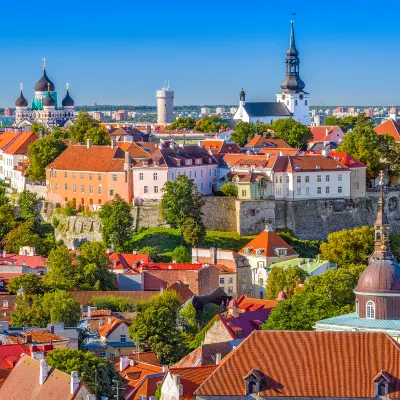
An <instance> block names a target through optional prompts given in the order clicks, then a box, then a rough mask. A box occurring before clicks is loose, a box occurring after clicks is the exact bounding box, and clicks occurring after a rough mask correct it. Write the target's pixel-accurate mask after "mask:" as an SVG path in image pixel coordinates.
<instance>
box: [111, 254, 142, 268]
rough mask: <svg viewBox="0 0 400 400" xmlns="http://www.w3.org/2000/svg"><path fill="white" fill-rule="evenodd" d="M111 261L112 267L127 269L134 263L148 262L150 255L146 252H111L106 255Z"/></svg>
mask: <svg viewBox="0 0 400 400" xmlns="http://www.w3.org/2000/svg"><path fill="white" fill-rule="evenodd" d="M108 258H109V260H110V261H111V262H112V268H113V269H121V268H122V269H129V268H132V266H133V264H134V263H137V264H139V263H149V262H150V257H149V256H148V255H147V254H132V253H111V254H109V256H108Z"/></svg>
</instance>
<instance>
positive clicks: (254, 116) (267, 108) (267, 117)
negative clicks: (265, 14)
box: [233, 21, 311, 125]
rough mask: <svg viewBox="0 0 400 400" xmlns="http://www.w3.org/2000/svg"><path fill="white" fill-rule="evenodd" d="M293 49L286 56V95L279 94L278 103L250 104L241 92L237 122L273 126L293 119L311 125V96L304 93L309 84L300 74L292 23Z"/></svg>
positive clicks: (283, 89) (284, 88)
mask: <svg viewBox="0 0 400 400" xmlns="http://www.w3.org/2000/svg"><path fill="white" fill-rule="evenodd" d="M291 24H292V27H291V33H290V45H289V49H288V51H287V52H286V61H285V63H286V78H285V80H284V81H283V82H282V83H281V88H282V91H281V92H280V93H277V94H276V102H246V94H245V92H244V90H243V89H242V91H241V92H240V101H239V108H238V109H237V111H236V113H235V115H234V116H233V119H235V120H241V121H244V122H253V123H255V122H262V123H269V124H272V123H273V122H274V121H276V120H277V119H282V118H293V119H294V120H296V121H298V122H301V123H302V124H304V125H310V124H311V120H310V95H309V93H307V92H305V91H304V87H305V83H304V82H303V81H302V80H301V78H300V73H299V65H300V59H299V52H298V51H297V49H296V44H295V39H294V22H293V21H292V22H291Z"/></svg>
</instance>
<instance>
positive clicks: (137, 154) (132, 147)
mask: <svg viewBox="0 0 400 400" xmlns="http://www.w3.org/2000/svg"><path fill="white" fill-rule="evenodd" d="M117 146H118V147H119V148H120V149H121V150H123V151H128V152H129V153H130V155H131V157H132V158H133V159H135V158H136V159H137V158H139V159H143V158H147V157H148V156H149V153H148V152H147V151H145V150H144V149H142V147H141V146H138V145H137V144H136V143H133V142H117Z"/></svg>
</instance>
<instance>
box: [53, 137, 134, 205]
mask: <svg viewBox="0 0 400 400" xmlns="http://www.w3.org/2000/svg"><path fill="white" fill-rule="evenodd" d="M46 188H47V200H49V201H51V202H53V203H59V204H61V205H65V204H66V202H67V201H72V202H74V203H75V205H76V206H77V207H79V206H82V207H85V208H87V209H89V210H96V209H99V208H100V207H101V206H102V205H103V204H104V203H106V202H107V201H110V200H113V199H114V196H115V195H116V194H117V193H118V194H119V195H120V196H121V197H122V199H124V200H125V201H126V202H128V203H130V202H131V201H132V191H133V181H132V172H131V155H130V153H129V151H126V152H125V151H123V150H122V149H121V148H120V147H118V146H116V145H115V142H114V141H112V143H111V146H93V145H92V141H91V140H90V139H88V141H87V145H71V146H69V147H68V148H67V149H66V150H65V151H63V152H62V153H61V154H60V155H59V156H58V157H57V158H56V159H55V160H54V161H53V162H52V163H51V164H49V165H48V166H47V167H46Z"/></svg>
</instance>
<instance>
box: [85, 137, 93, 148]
mask: <svg viewBox="0 0 400 400" xmlns="http://www.w3.org/2000/svg"><path fill="white" fill-rule="evenodd" d="M92 144H93V140H92V139H88V140H87V142H86V147H87V148H88V149H90V148H91V147H92Z"/></svg>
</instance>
